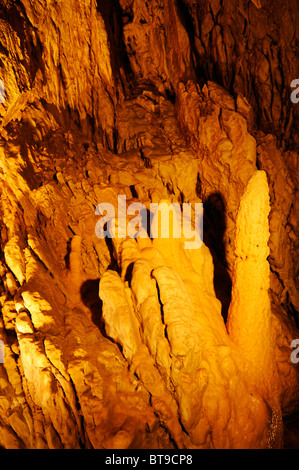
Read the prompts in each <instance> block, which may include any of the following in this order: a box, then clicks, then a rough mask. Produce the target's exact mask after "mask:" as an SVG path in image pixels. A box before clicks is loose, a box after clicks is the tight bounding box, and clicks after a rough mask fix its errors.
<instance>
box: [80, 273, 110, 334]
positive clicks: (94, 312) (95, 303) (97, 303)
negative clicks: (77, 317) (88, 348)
mask: <svg viewBox="0 0 299 470" xmlns="http://www.w3.org/2000/svg"><path fill="white" fill-rule="evenodd" d="M99 287H100V279H88V280H87V281H85V282H83V284H82V286H81V288H80V296H81V300H82V302H83V304H84V305H85V306H86V307H87V308H88V309H89V310H90V312H91V319H92V322H93V323H94V324H95V325H96V327H97V328H98V329H99V330H100V332H101V333H102V335H103V336H104V337H105V338H107V335H106V331H105V323H104V320H103V318H102V306H103V302H102V301H101V299H100V297H99Z"/></svg>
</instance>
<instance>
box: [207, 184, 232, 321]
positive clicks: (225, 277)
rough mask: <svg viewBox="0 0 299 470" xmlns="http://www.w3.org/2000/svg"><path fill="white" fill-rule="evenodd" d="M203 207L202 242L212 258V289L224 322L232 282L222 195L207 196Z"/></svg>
mask: <svg viewBox="0 0 299 470" xmlns="http://www.w3.org/2000/svg"><path fill="white" fill-rule="evenodd" d="M203 205H204V215H203V242H204V243H205V245H206V246H207V247H208V248H209V250H210V252H211V254H212V257H213V263H214V289H215V293H216V297H217V299H218V300H220V302H221V305H222V308H221V314H222V317H223V319H224V322H226V320H227V315H228V309H229V305H230V301H231V290H232V281H231V278H230V275H229V271H228V265H227V261H226V250H225V244H224V233H225V230H226V220H225V203H224V199H223V197H222V195H221V194H220V193H217V192H216V193H213V194H211V195H210V196H208V198H207V199H206V200H205V201H204V203H203Z"/></svg>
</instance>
